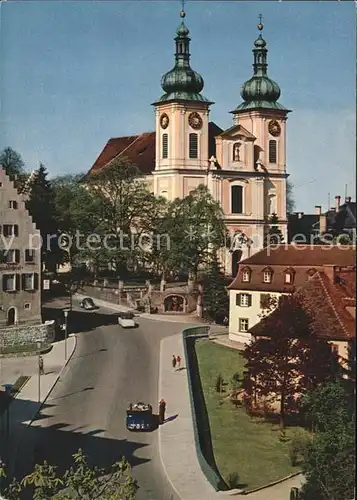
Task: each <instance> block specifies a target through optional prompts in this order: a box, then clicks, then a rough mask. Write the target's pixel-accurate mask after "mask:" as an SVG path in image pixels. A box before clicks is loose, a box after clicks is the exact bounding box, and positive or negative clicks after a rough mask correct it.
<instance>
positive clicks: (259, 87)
mask: <svg viewBox="0 0 357 500" xmlns="http://www.w3.org/2000/svg"><path fill="white" fill-rule="evenodd" d="M258 30H259V31H260V34H259V36H258V38H257V39H256V40H255V42H254V48H253V55H254V64H253V76H252V78H250V80H248V81H246V82H245V83H244V84H243V86H242V90H241V96H242V99H243V101H244V102H242V103H241V104H240V105H239V106H238V107H237V108H236V109H235V110H234V111H232V112H231V113H233V114H235V113H236V112H239V111H247V110H253V109H266V110H268V109H270V110H279V111H285V112H286V111H288V110H287V109H286V108H284V106H282V105H281V104H280V103H279V102H278V99H279V97H280V93H281V91H280V87H279V85H278V84H277V83H276V82H274V80H272V79H271V78H269V76H268V73H267V68H268V63H267V54H268V49H267V48H266V46H267V44H266V41H265V40H264V38H263V36H262V33H261V32H262V31H263V25H262V23H261V18H260V23H259V24H258Z"/></svg>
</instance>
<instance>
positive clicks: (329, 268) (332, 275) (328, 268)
mask: <svg viewBox="0 0 357 500" xmlns="http://www.w3.org/2000/svg"><path fill="white" fill-rule="evenodd" d="M324 273H325V274H326V276H327V277H328V279H329V280H330V281H331V283H335V282H336V266H334V265H326V264H325V265H324Z"/></svg>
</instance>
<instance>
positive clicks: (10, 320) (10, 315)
mask: <svg viewBox="0 0 357 500" xmlns="http://www.w3.org/2000/svg"><path fill="white" fill-rule="evenodd" d="M16 316H17V314H16V308H15V307H10V308H9V309H8V311H7V324H8V325H9V326H11V325H14V324H15V323H16V320H17V317H16Z"/></svg>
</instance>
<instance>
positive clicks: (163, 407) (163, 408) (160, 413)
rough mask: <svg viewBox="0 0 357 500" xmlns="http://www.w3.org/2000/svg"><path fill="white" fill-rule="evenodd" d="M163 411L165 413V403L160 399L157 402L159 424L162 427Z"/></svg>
mask: <svg viewBox="0 0 357 500" xmlns="http://www.w3.org/2000/svg"><path fill="white" fill-rule="evenodd" d="M165 411H166V401H165V400H164V399H160V402H159V424H160V425H162V424H163V423H164V422H165Z"/></svg>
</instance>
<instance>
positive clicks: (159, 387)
mask: <svg viewBox="0 0 357 500" xmlns="http://www.w3.org/2000/svg"><path fill="white" fill-rule="evenodd" d="M164 341H165V339H162V340H161V341H160V355H159V378H158V389H159V390H158V395H159V397H158V399H159V400H160V399H161V397H162V394H161V385H162V381H161V379H162V376H161V373H162V363H163V356H162V345H163V342H164ZM158 431H159V432H158V436H159V446H158V448H159V457H160V462H161V465H162V468H163V470H164V472H165V476H166V477H167V480H168V482H169V483H170V485H171V487H172V489H173V490H174V492H175V493H176V495H177V496H178V498H180V500H183V498H182V496H181V495H180V493H179V492H178V491H177V488H176V486H175V485H174V483H173V482H172V481H171V478H170V476H169V475H168V473H167V470H166V467H165V464H164V461H163V459H162V454H161V427H160V426H159V428H158Z"/></svg>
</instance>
